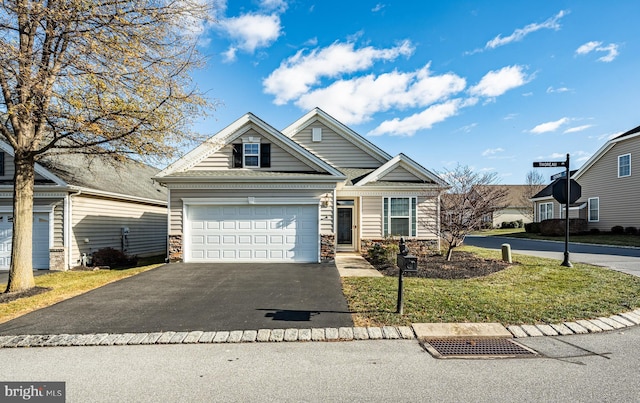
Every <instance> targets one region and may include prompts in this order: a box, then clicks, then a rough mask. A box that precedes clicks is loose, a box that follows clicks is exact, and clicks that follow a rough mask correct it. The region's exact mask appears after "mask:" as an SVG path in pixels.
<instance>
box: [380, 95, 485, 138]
mask: <svg viewBox="0 0 640 403" xmlns="http://www.w3.org/2000/svg"><path fill="white" fill-rule="evenodd" d="M469 103H474V101H472V100H467V101H462V100H460V99H453V100H450V101H447V102H444V103H441V104H436V105H432V106H430V107H428V108H427V109H425V110H424V111H422V112H420V113H416V114H413V115H411V116H409V117H406V118H404V119H398V118H395V119H392V120H386V121H384V122H382V123H381V124H380V125H379V126H378V127H376V128H375V129H373V130H372V131H370V132H369V133H368V135H369V136H379V135H382V134H390V135H396V136H413V135H414V134H415V133H416V132H417V131H418V130H424V129H430V128H431V127H432V126H433V125H434V124H436V123H439V122H442V121H444V120H446V119H447V118H450V117H451V116H454V115H456V114H457V113H458V110H459V109H460V108H462V107H464V106H468V105H469Z"/></svg>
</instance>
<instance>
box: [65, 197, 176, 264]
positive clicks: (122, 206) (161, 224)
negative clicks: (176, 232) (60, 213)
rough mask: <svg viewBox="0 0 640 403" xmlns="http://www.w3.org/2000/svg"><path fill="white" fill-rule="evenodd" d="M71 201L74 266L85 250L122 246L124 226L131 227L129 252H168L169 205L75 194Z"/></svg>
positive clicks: (156, 253)
mask: <svg viewBox="0 0 640 403" xmlns="http://www.w3.org/2000/svg"><path fill="white" fill-rule="evenodd" d="M71 202H72V207H71V208H72V218H71V225H72V236H71V244H72V248H73V256H72V257H71V262H69V263H70V264H71V265H72V266H75V265H76V264H78V262H79V259H80V256H82V253H87V254H89V253H93V252H95V251H97V250H99V249H102V248H107V247H110V248H114V249H117V250H121V231H122V230H121V229H122V227H128V228H129V247H128V250H127V251H126V253H127V254H128V255H137V256H153V255H161V254H165V253H166V251H167V209H166V207H162V206H157V205H151V204H142V203H133V202H127V201H122V200H114V199H107V198H100V197H92V196H74V197H72V198H71ZM85 239H86V240H88V241H89V242H85Z"/></svg>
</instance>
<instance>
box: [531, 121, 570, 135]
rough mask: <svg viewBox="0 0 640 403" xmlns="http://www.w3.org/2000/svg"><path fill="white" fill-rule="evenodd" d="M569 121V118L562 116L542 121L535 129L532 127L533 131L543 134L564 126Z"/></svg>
mask: <svg viewBox="0 0 640 403" xmlns="http://www.w3.org/2000/svg"><path fill="white" fill-rule="evenodd" d="M567 122H569V118H562V119H558V120H556V121H553V122H546V123H541V124H539V125H537V126H536V127H534V128H533V129H531V133H534V134H541V133H548V132H554V131H556V130H558V128H559V127H560V126H562V125H563V124H565V123H567Z"/></svg>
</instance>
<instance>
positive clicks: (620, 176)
mask: <svg viewBox="0 0 640 403" xmlns="http://www.w3.org/2000/svg"><path fill="white" fill-rule="evenodd" d="M624 157H629V174H628V175H620V167H621V165H620V159H621V158H624ZM630 176H631V153H626V154H622V155H618V178H628V177H630Z"/></svg>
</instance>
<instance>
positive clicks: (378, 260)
mask: <svg viewBox="0 0 640 403" xmlns="http://www.w3.org/2000/svg"><path fill="white" fill-rule="evenodd" d="M399 251H400V248H399V247H398V245H396V244H395V243H390V244H388V245H383V244H379V243H376V244H374V245H373V246H372V247H371V248H370V249H369V250H368V251H367V255H368V256H369V260H371V263H373V264H383V263H394V262H395V261H396V255H397V254H398V252H399Z"/></svg>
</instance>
